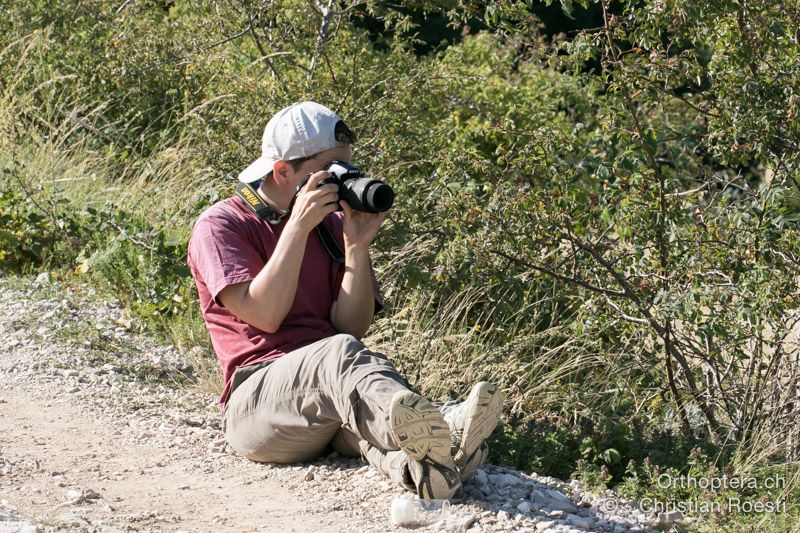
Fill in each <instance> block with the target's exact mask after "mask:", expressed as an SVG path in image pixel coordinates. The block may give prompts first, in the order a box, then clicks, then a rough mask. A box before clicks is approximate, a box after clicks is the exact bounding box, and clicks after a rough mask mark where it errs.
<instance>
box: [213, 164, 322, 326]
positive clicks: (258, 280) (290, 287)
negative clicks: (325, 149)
mask: <svg viewBox="0 0 800 533" xmlns="http://www.w3.org/2000/svg"><path fill="white" fill-rule="evenodd" d="M329 175H330V174H329V173H328V172H318V173H316V174H314V175H313V176H311V179H310V180H309V181H308V183H307V184H306V186H305V187H304V189H303V191H301V193H299V194H298V195H297V199H296V200H295V204H294V207H293V208H292V214H291V216H290V217H289V220H288V221H287V222H286V227H285V228H283V232H281V236H280V238H279V239H278V243H277V245H276V246H275V250H274V251H273V253H272V255H271V256H270V258H269V260H268V261H267V264H266V265H264V268H262V269H261V271H260V272H259V273H258V274H257V275H256V277H255V278H254V279H253V280H251V281H245V282H242V283H236V284H233V285H229V286H227V287H225V288H224V289H222V290H221V291H220V292H219V295H218V297H219V301H220V302H222V305H224V306H225V307H227V308H228V309H229V310H230V311H231V312H232V313H233V314H234V315H236V316H237V317H238V318H239V319H240V320H243V321H245V322H247V323H248V324H250V325H251V326H255V327H257V328H258V329H260V330H262V331H266V332H267V333H275V332H276V331H278V329H279V328H280V327H281V324H282V323H283V320H284V319H285V318H286V315H287V314H289V310H290V309H291V308H292V303H293V302H294V297H295V293H296V292H297V282H298V279H299V278H300V266H301V265H302V263H303V256H304V255H305V250H306V242H307V240H308V234H309V232H310V231H311V230H312V229H313V228H315V227H316V226H317V224H319V223H320V222H322V219H323V218H325V217H326V216H327V215H328V214H330V213H333V212H334V211H336V200H337V198H338V194H337V188H336V186H335V185H325V186H323V187H319V188H318V187H317V184H318V183H319V181H320V180H322V179H323V178H325V177H327V176H329Z"/></svg>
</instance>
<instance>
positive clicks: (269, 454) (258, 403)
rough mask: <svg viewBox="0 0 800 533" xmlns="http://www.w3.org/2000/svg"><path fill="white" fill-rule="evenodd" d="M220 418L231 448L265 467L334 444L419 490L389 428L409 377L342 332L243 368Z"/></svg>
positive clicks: (304, 458) (313, 455) (305, 458)
mask: <svg viewBox="0 0 800 533" xmlns="http://www.w3.org/2000/svg"><path fill="white" fill-rule="evenodd" d="M233 379H234V387H235V389H234V391H233V393H231V395H230V397H229V398H228V402H227V404H226V405H225V410H224V411H223V413H222V429H223V431H224V432H225V438H226V439H227V441H228V443H229V444H230V445H231V447H232V448H233V449H234V450H236V451H237V452H238V453H239V454H241V455H244V456H245V457H247V458H249V459H251V460H253V461H259V462H270V463H295V462H300V461H309V460H312V459H315V458H317V457H319V456H320V455H321V454H322V453H323V452H324V451H325V450H326V448H328V445H330V446H331V447H332V448H333V449H334V450H336V451H337V452H339V453H340V454H341V455H347V456H358V455H361V456H362V457H363V458H364V459H366V460H367V462H369V463H370V464H371V465H372V466H374V467H375V468H376V469H377V470H378V471H379V472H381V473H382V474H383V475H384V476H386V477H387V478H389V479H390V480H392V481H393V482H395V483H397V484H399V485H402V486H404V487H406V488H408V489H410V490H415V487H414V484H413V482H412V481H411V479H410V477H409V474H408V469H407V468H406V464H407V462H408V458H407V456H406V454H405V453H404V452H402V451H400V450H399V448H398V446H397V444H395V441H394V437H393V436H392V432H391V429H390V426H389V404H390V401H391V399H392V396H393V395H394V393H395V392H397V391H399V390H406V389H408V387H407V386H406V383H405V380H404V379H403V378H402V377H401V376H400V374H399V373H398V371H397V369H395V368H394V366H393V365H392V364H391V363H390V362H389V360H388V359H387V358H386V357H385V356H384V355H382V354H378V353H374V352H371V351H369V350H368V349H367V348H366V347H365V346H364V345H363V344H362V343H361V342H360V341H358V340H357V339H356V338H355V337H352V336H350V335H336V336H333V337H329V338H327V339H323V340H321V341H318V342H315V343H314V344H311V345H309V346H306V347H304V348H300V349H298V350H295V351H293V352H290V353H288V354H286V355H284V356H283V357H281V358H279V359H277V360H275V361H272V362H269V363H266V364H264V365H253V367H244V368H240V369H238V370H237V371H236V373H235V374H234V377H233Z"/></svg>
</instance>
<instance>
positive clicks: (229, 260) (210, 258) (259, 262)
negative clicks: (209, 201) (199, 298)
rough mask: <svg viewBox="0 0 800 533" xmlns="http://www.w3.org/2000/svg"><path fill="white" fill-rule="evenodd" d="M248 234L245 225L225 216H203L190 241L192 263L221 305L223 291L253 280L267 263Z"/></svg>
mask: <svg viewBox="0 0 800 533" xmlns="http://www.w3.org/2000/svg"><path fill="white" fill-rule="evenodd" d="M246 231H247V230H246V225H245V224H243V223H242V222H241V221H237V220H233V217H232V216H231V217H227V216H225V214H224V213H223V214H214V215H212V216H207V217H201V218H200V219H199V220H198V221H197V224H195V227H194V230H193V231H192V237H191V239H190V240H189V254H190V256H191V258H192V264H193V265H194V268H195V270H196V272H197V275H198V276H200V277H201V278H202V280H203V283H205V285H206V287H207V288H208V291H209V292H210V293H211V297H212V298H213V299H214V301H216V302H217V303H218V304H220V305H222V304H221V303H220V302H219V300H218V299H217V296H218V295H219V293H220V291H222V289H224V288H225V287H227V286H228V285H233V284H236V283H242V282H245V281H251V280H253V279H254V278H255V277H256V276H257V275H258V273H259V272H260V271H261V269H262V268H264V265H265V264H266V258H263V257H261V254H259V253H258V250H257V249H256V248H255V246H254V245H253V243H252V241H251V240H250V239H248V238H247V234H246Z"/></svg>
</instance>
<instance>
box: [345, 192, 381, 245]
mask: <svg viewBox="0 0 800 533" xmlns="http://www.w3.org/2000/svg"><path fill="white" fill-rule="evenodd" d="M339 205H340V206H342V210H343V211H344V222H343V227H342V229H343V231H344V247H345V250H347V249H350V250H351V251H357V250H367V249H368V248H369V245H370V244H371V243H372V241H373V240H374V239H375V235H376V234H377V233H378V228H380V227H381V224H382V223H383V220H384V219H385V218H386V211H384V212H383V213H365V212H364V211H355V210H354V209H353V208H351V207H350V206H349V205H348V204H347V202H345V201H344V200H340V201H339Z"/></svg>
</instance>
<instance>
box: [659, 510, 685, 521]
mask: <svg viewBox="0 0 800 533" xmlns="http://www.w3.org/2000/svg"><path fill="white" fill-rule="evenodd" d="M678 520H683V513H682V512H680V511H669V512H664V513H659V514H658V521H659V523H661V524H671V523H673V522H677V521H678Z"/></svg>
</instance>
